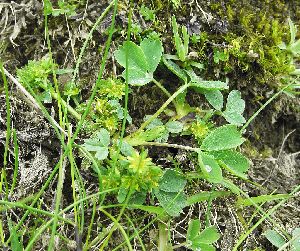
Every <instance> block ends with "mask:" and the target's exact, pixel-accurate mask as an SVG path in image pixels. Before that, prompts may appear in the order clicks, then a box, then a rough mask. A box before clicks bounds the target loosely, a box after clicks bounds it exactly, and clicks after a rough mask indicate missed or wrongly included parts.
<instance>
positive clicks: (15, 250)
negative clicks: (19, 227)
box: [8, 219, 23, 251]
mask: <svg viewBox="0 0 300 251" xmlns="http://www.w3.org/2000/svg"><path fill="white" fill-rule="evenodd" d="M8 227H9V232H10V236H11V250H12V251H23V244H22V243H21V242H20V241H19V234H18V233H17V231H16V228H15V226H14V225H13V223H12V221H11V220H10V219H8Z"/></svg>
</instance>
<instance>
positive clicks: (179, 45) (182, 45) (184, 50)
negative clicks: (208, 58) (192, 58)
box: [172, 15, 189, 62]
mask: <svg viewBox="0 0 300 251" xmlns="http://www.w3.org/2000/svg"><path fill="white" fill-rule="evenodd" d="M172 27H173V34H174V42H175V47H176V51H177V55H178V58H179V59H180V60H181V61H182V62H184V61H185V60H186V57H187V55H188V48H189V47H188V46H189V35H188V32H187V28H186V27H184V26H183V27H182V29H181V30H182V36H183V41H182V40H181V37H180V35H179V26H178V24H177V22H176V18H175V16H174V15H173V16H172Z"/></svg>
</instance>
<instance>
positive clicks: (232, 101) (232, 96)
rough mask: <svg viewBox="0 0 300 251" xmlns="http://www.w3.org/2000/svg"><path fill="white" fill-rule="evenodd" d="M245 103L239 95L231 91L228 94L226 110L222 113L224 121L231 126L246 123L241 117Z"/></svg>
mask: <svg viewBox="0 0 300 251" xmlns="http://www.w3.org/2000/svg"><path fill="white" fill-rule="evenodd" d="M244 110H245V101H244V100H243V99H242V98H241V93H240V92H239V91H237V90H233V91H231V92H230V93H229V95H228V98H227V103H226V110H225V111H224V112H223V113H222V114H223V116H224V118H225V119H226V121H227V122H228V123H230V124H232V125H237V126H240V125H242V124H244V123H245V122H246V120H245V118H244V117H243V115H242V114H243V112H244Z"/></svg>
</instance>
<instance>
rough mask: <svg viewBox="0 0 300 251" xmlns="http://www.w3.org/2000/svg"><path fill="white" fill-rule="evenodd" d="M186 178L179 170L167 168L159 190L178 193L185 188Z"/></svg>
mask: <svg viewBox="0 0 300 251" xmlns="http://www.w3.org/2000/svg"><path fill="white" fill-rule="evenodd" d="M185 184H186V179H185V178H184V177H183V176H182V175H180V174H179V173H178V172H176V171H174V170H172V169H167V170H166V171H165V173H164V175H163V177H162V178H161V179H160V181H159V190H162V191H164V192H168V193H177V192H180V191H182V190H183V189H184V186H185Z"/></svg>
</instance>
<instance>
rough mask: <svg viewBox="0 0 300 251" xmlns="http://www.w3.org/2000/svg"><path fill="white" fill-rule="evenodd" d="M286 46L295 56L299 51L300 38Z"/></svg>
mask: <svg viewBox="0 0 300 251" xmlns="http://www.w3.org/2000/svg"><path fill="white" fill-rule="evenodd" d="M288 48H289V50H290V51H291V52H292V53H293V54H294V55H295V56H298V55H299V53H300V39H298V40H297V41H296V42H295V43H293V44H291V45H290V46H289V47H288Z"/></svg>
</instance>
